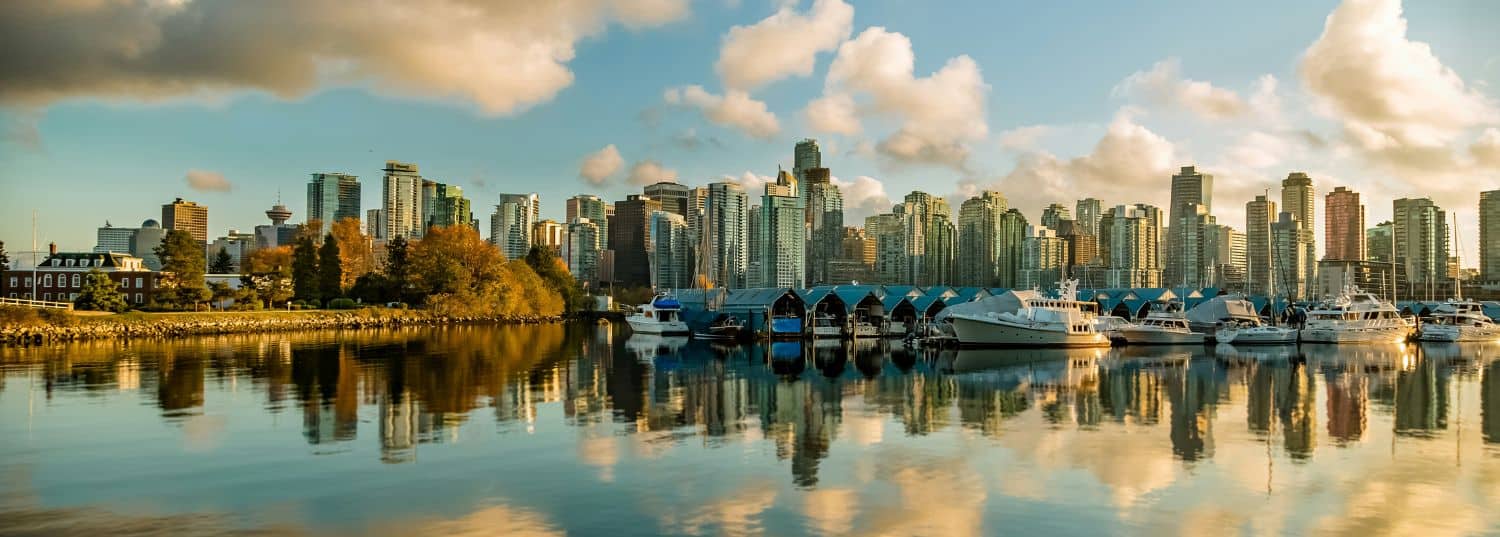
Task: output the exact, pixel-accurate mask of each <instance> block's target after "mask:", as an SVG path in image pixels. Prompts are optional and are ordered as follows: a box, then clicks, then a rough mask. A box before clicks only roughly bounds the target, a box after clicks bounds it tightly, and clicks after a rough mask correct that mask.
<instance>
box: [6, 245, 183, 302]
mask: <svg viewBox="0 0 1500 537" xmlns="http://www.w3.org/2000/svg"><path fill="white" fill-rule="evenodd" d="M96 268H97V269H99V270H100V271H102V272H104V273H105V274H108V275H109V278H110V279H111V280H114V281H115V283H117V284H119V285H120V292H122V293H124V294H125V301H126V302H128V303H130V304H131V305H132V306H140V305H144V304H146V303H147V302H150V301H151V297H152V295H153V293H155V291H156V285H157V278H158V277H159V276H160V275H161V273H159V272H154V271H152V270H150V269H148V268H146V265H145V262H144V261H143V260H142V259H141V258H139V257H135V256H132V255H127V254H122V253H118V252H104V253H99V252H61V253H60V252H58V251H57V247H56V246H55V245H54V246H53V248H52V252H51V253H50V254H49V255H48V256H47V259H45V260H43V261H42V262H41V264H40V265H39V266H37V267H36V270H35V271H32V270H31V269H24V270H11V271H7V272H6V273H5V274H4V278H5V284H6V285H5V293H6V297H7V298H26V299H34V300H49V301H57V302H72V301H73V299H75V298H77V297H78V292H79V291H80V290H82V289H83V282H84V276H85V275H87V274H88V273H89V271H91V270H93V269H96ZM33 276H34V277H35V280H33V279H32V278H33ZM33 286H34V287H33ZM33 288H34V289H35V293H36V294H35V296H33V295H32V292H33V291H32V290H33Z"/></svg>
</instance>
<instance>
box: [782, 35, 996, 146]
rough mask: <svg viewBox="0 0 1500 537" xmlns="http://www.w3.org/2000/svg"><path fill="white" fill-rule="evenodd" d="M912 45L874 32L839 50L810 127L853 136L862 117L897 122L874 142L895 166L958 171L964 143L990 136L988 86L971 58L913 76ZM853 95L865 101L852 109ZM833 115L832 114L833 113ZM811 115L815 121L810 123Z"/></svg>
mask: <svg viewBox="0 0 1500 537" xmlns="http://www.w3.org/2000/svg"><path fill="white" fill-rule="evenodd" d="M915 62H916V55H915V54H914V53H913V52H912V45H911V40H910V39H908V38H907V37H906V36H905V35H902V34H900V33H896V32H891V31H888V30H886V29H885V28H880V27H874V28H869V29H866V30H865V31H864V32H861V33H860V34H859V36H858V37H856V38H854V39H853V40H851V41H847V42H845V43H844V44H843V45H840V46H839V51H838V55H837V56H836V57H835V58H834V60H833V63H832V65H830V66H829V68H828V77H827V79H826V80H825V81H824V95H823V97H821V98H820V99H818V100H816V101H814V102H813V103H812V105H810V106H809V110H808V111H807V115H808V118H809V123H810V124H811V125H810V126H812V127H813V128H815V129H818V130H822V131H824V132H846V133H847V132H853V131H856V130H857V124H856V123H852V122H850V121H848V120H849V118H850V117H855V116H854V115H852V114H849V113H847V112H848V111H849V110H850V109H854V110H857V112H858V114H859V115H876V116H883V117H890V118H894V119H896V120H897V121H899V122H900V127H899V128H898V129H897V131H896V132H895V133H894V134H892V135H891V136H889V137H887V138H886V139H885V140H882V141H881V142H880V143H879V144H877V146H876V147H877V149H878V150H879V151H880V152H881V153H883V154H885V155H887V156H889V157H892V158H894V159H896V160H898V161H905V162H925V163H934V164H945V165H950V166H954V167H958V168H962V167H963V165H964V164H965V162H966V161H967V159H968V156H969V145H968V144H969V142H972V141H975V140H982V139H984V138H985V137H986V136H988V135H989V125H988V124H987V123H986V120H985V115H986V111H985V110H986V105H985V98H986V96H987V95H988V94H989V85H988V84H985V82H984V76H983V75H982V74H980V72H979V64H977V63H975V62H974V60H973V59H972V58H970V57H968V56H957V57H955V58H951V59H949V60H948V62H947V63H946V64H944V65H943V67H942V68H941V69H939V70H938V71H937V72H935V73H933V74H931V75H929V76H926V77H922V78H917V77H916V76H915V74H914V70H915ZM856 98H863V99H865V100H867V101H868V104H867V105H865V106H854V105H853V103H855V99H856ZM834 112H837V113H834ZM815 118H816V119H815Z"/></svg>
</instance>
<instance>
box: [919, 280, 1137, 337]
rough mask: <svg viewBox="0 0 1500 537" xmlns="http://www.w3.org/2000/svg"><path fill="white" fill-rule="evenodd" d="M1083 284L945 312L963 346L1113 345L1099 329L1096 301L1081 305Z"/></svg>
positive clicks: (1006, 296)
mask: <svg viewBox="0 0 1500 537" xmlns="http://www.w3.org/2000/svg"><path fill="white" fill-rule="evenodd" d="M1077 288H1078V280H1067V281H1063V282H1060V285H1059V287H1058V293H1057V296H1058V297H1059V298H1048V297H1046V296H1043V295H1042V294H1041V293H1039V292H1037V291H1028V290H1021V291H1010V292H1007V293H1005V294H1002V295H999V296H998V297H990V298H986V299H984V300H981V301H978V302H970V303H968V304H964V305H961V306H955V307H953V308H950V310H957V311H953V312H952V313H950V312H949V310H944V314H946V315H942V317H945V318H946V319H947V321H948V322H950V323H951V324H952V328H953V331H954V335H955V336H956V337H957V339H958V343H959V344H960V345H967V346H1018V347H1108V346H1109V338H1108V337H1106V336H1105V335H1104V334H1102V333H1100V332H1099V331H1098V330H1097V329H1096V327H1095V319H1094V317H1095V316H1094V315H1093V313H1092V312H1093V311H1094V303H1092V302H1079V301H1078V300H1076V299H1075V297H1077Z"/></svg>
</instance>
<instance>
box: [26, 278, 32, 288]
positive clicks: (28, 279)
mask: <svg viewBox="0 0 1500 537" xmlns="http://www.w3.org/2000/svg"><path fill="white" fill-rule="evenodd" d="M26 286H27V287H31V276H27V277H26Z"/></svg>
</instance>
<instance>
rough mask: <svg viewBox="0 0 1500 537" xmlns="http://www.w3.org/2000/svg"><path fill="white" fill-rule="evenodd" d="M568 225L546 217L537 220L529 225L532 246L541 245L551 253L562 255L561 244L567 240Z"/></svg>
mask: <svg viewBox="0 0 1500 537" xmlns="http://www.w3.org/2000/svg"><path fill="white" fill-rule="evenodd" d="M567 236H568V227H567V226H565V225H563V224H562V223H560V222H558V221H556V220H553V219H551V218H548V219H546V220H538V221H537V223H535V224H532V225H531V244H532V246H542V247H545V248H547V249H548V250H552V253H554V254H557V255H559V256H560V255H562V249H563V244H564V243H566V242H567V240H568V238H567Z"/></svg>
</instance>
